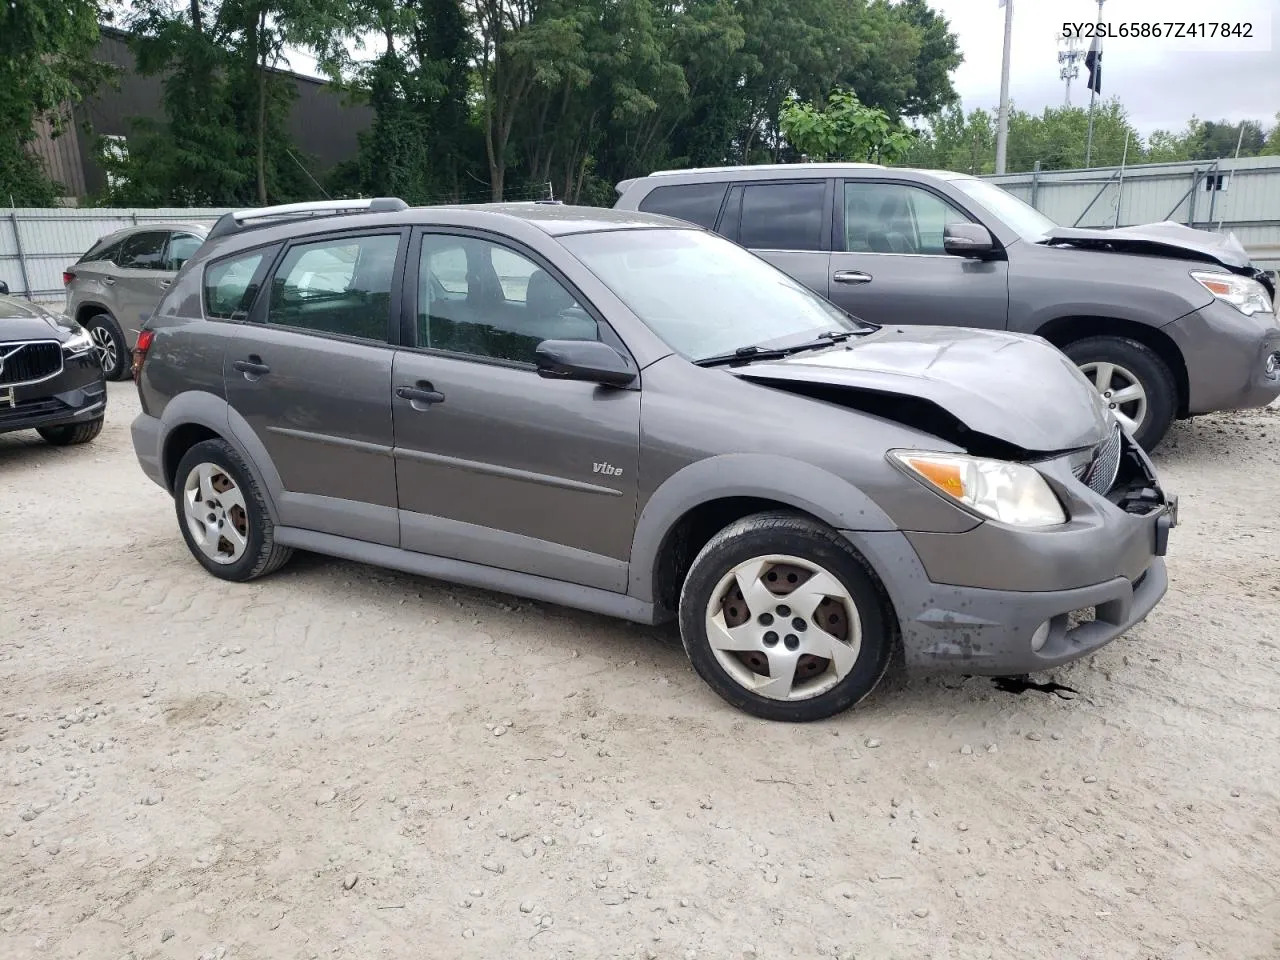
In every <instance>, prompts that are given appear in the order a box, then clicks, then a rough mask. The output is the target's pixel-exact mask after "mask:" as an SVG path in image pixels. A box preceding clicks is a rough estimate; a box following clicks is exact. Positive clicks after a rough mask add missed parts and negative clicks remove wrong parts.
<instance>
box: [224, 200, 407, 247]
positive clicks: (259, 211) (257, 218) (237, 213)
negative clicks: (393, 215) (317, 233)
mask: <svg viewBox="0 0 1280 960" xmlns="http://www.w3.org/2000/svg"><path fill="white" fill-rule="evenodd" d="M408 209H409V205H408V204H407V203H405V202H404V201H403V200H401V199H400V198H399V197H373V198H371V199H368V198H367V199H355V200H314V201H310V202H306V203H282V204H277V205H276V206H273V207H251V208H249V209H247V210H233V211H232V212H231V213H224V214H223V215H222V216H221V217H219V218H218V221H217V222H216V223H215V224H214V225H213V228H212V229H211V230H210V231H209V235H208V237H207V238H206V241H208V240H214V239H217V238H218V237H223V236H227V235H228V234H232V233H239V232H240V231H241V230H249V229H252V228H253V227H264V226H267V225H268V224H270V223H279V222H281V221H287V220H306V219H309V218H311V217H326V216H328V217H332V216H340V215H342V214H350V213H386V212H389V211H393V210H408Z"/></svg>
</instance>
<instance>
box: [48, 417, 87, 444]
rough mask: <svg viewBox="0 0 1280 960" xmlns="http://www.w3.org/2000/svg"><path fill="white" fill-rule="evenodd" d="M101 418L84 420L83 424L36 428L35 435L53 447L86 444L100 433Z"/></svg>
mask: <svg viewBox="0 0 1280 960" xmlns="http://www.w3.org/2000/svg"><path fill="white" fill-rule="evenodd" d="M102 420H103V418H102V417H98V418H97V419H96V420H86V421H85V422H84V423H64V424H62V425H61V426H57V427H38V428H37V429H36V433H38V434H40V436H42V437H44V442H45V443H51V444H53V445H54V446H55V447H74V446H78V445H79V444H82V443H88V442H89V441H90V440H92V439H93V438H94V437H96V436H97V435H98V434H100V433H101V432H102Z"/></svg>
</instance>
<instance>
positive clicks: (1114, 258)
mask: <svg viewBox="0 0 1280 960" xmlns="http://www.w3.org/2000/svg"><path fill="white" fill-rule="evenodd" d="M617 189H618V194H619V197H618V201H617V203H616V205H615V206H616V208H617V209H623V210H643V211H650V212H653V213H661V214H666V215H669V216H675V217H680V218H682V219H684V220H688V221H691V222H693V223H696V224H699V225H701V226H704V227H707V228H708V229H715V230H717V231H719V232H720V233H721V234H723V235H724V236H726V237H728V238H729V239H731V240H735V241H737V242H739V243H741V244H742V245H743V246H745V247H748V248H750V249H751V250H754V251H755V252H757V253H758V254H760V256H762V257H764V258H765V259H766V260H768V261H770V262H771V263H773V264H774V265H775V266H778V267H780V268H781V269H783V270H785V271H786V272H787V273H789V274H791V276H793V277H795V278H796V279H797V280H799V281H800V282H802V283H804V284H806V285H807V286H809V287H810V288H812V289H813V290H815V291H817V292H818V293H820V294H822V295H823V296H824V297H829V298H830V299H831V300H832V301H833V302H835V303H836V304H838V305H839V306H841V307H843V308H844V309H845V310H847V311H849V312H850V313H852V314H854V315H855V316H858V317H861V318H863V319H865V320H869V321H872V322H874V323H879V324H894V325H896V324H915V323H922V324H945V325H948V326H952V325H954V326H965V327H978V328H986V329H991V330H1013V331H1016V332H1019V333H1031V334H1038V335H1039V336H1042V337H1044V338H1045V339H1047V340H1049V341H1050V342H1051V343H1053V344H1054V345H1055V346H1057V347H1059V348H1060V349H1062V350H1063V351H1064V352H1065V353H1066V355H1067V356H1069V357H1070V358H1071V359H1072V360H1074V361H1075V362H1076V363H1077V364H1078V365H1079V366H1080V368H1081V370H1083V371H1084V373H1085V375H1086V376H1087V377H1088V378H1089V380H1090V381H1092V382H1093V383H1094V384H1095V385H1096V387H1097V389H1098V392H1099V393H1101V394H1102V395H1103V396H1104V397H1105V398H1106V400H1107V403H1108V406H1109V407H1110V408H1111V410H1113V411H1114V412H1115V414H1116V416H1117V417H1118V418H1119V419H1120V422H1121V423H1123V424H1124V425H1125V427H1126V428H1127V429H1129V430H1130V432H1132V433H1133V435H1134V436H1135V437H1136V438H1137V440H1138V442H1139V443H1140V444H1141V445H1142V446H1143V447H1145V448H1146V449H1148V450H1151V449H1154V448H1155V447H1156V445H1157V444H1159V442H1160V440H1161V439H1162V438H1163V437H1164V435H1165V433H1166V432H1167V430H1168V429H1169V425H1170V423H1171V422H1172V421H1173V420H1174V419H1175V418H1185V417H1189V416H1193V415H1195V414H1203V413H1212V412H1214V411H1219V410H1234V409H1241V408H1247V407H1261V406H1266V405H1267V404H1268V403H1270V402H1271V401H1272V400H1274V399H1275V398H1276V397H1277V396H1280V375H1278V373H1277V365H1278V364H1280V322H1278V321H1277V317H1276V313H1275V306H1274V300H1275V286H1274V281H1273V280H1272V279H1271V277H1270V276H1269V275H1268V274H1266V273H1264V272H1263V271H1261V270H1258V269H1257V268H1256V267H1255V266H1254V265H1253V264H1252V263H1250V261H1249V257H1248V255H1247V254H1246V253H1245V251H1244V249H1243V248H1242V247H1240V245H1239V244H1238V243H1237V242H1236V241H1235V240H1234V239H1233V238H1228V237H1223V236H1221V235H1219V234H1215V233H1208V232H1205V231H1201V230H1192V229H1189V228H1187V227H1184V226H1182V225H1180V224H1176V223H1160V224H1152V225H1150V226H1145V227H1127V228H1122V229H1119V230H1080V229H1072V228H1066V227H1061V226H1059V225H1058V224H1056V223H1054V222H1053V221H1052V220H1050V219H1049V218H1048V217H1046V216H1044V214H1042V213H1040V212H1038V211H1037V210H1035V209H1034V208H1033V207H1031V206H1030V205H1028V204H1026V203H1024V202H1023V201H1021V200H1019V199H1018V198H1016V197H1014V196H1013V195H1012V194H1010V193H1008V192H1007V191H1005V190H1002V189H1001V188H1000V187H997V186H996V185H994V184H992V183H989V182H988V181H986V180H981V179H978V178H976V177H970V176H966V175H963V174H958V173H945V172H939V171H927V170H904V169H896V168H886V167H881V166H876V165H869V164H820V163H814V164H783V165H776V166H752V167H726V168H717V169H708V170H684V171H679V170H676V171H667V172H663V173H656V174H652V175H650V176H648V177H642V178H639V179H636V180H627V181H624V182H622V183H620V184H619V185H618V188H617Z"/></svg>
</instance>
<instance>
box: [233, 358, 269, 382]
mask: <svg viewBox="0 0 1280 960" xmlns="http://www.w3.org/2000/svg"><path fill="white" fill-rule="evenodd" d="M231 366H233V367H235V368H236V369H237V370H239V371H240V372H241V373H243V374H244V378H245V379H246V380H253V379H256V378H257V377H261V376H264V375H265V374H268V373H270V372H271V368H270V367H269V366H267V365H266V364H265V363H263V362H262V358H261V357H257V356H253V357H250V358H249V359H248V360H237V361H236V362H235V363H233V364H231Z"/></svg>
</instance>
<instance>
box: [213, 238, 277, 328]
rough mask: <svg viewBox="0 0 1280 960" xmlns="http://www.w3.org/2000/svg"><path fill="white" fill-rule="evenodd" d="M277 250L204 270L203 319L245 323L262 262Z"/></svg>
mask: <svg viewBox="0 0 1280 960" xmlns="http://www.w3.org/2000/svg"><path fill="white" fill-rule="evenodd" d="M276 249H278V248H277V247H272V248H268V249H265V250H254V251H252V252H250V253H243V254H240V255H239V256H235V257H228V258H227V259H225V260H219V261H217V262H216V263H211V264H209V266H207V267H205V271H204V313H205V316H206V317H214V318H217V319H219V320H245V319H247V318H248V315H249V308H250V307H251V306H252V305H253V301H254V298H255V297H256V296H257V293H258V287H259V285H260V283H261V280H260V278H261V276H262V272H263V268H264V266H265V264H264V261H266V260H267V259H268V258H269V256H271V255H273V254H274V253H275V250H276Z"/></svg>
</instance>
